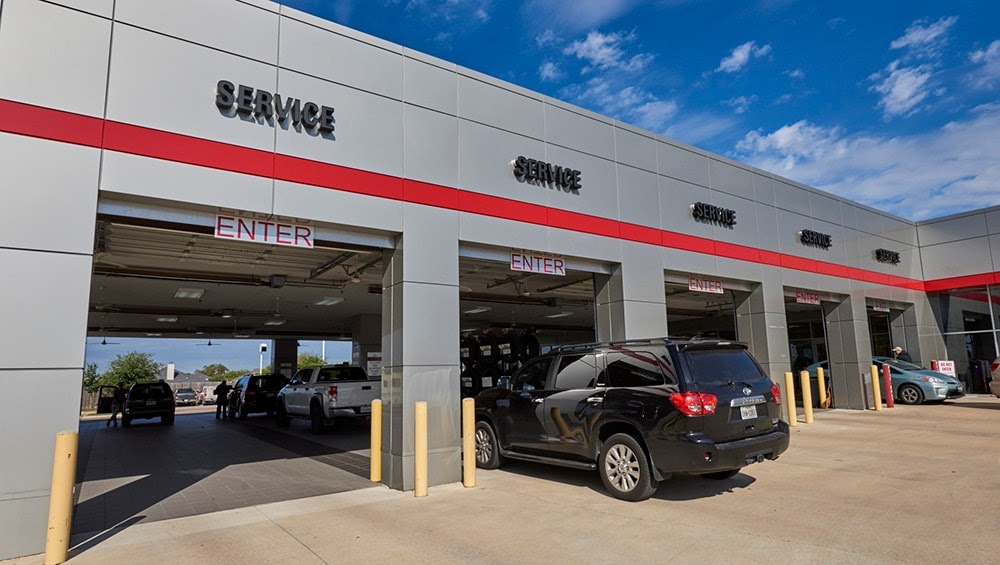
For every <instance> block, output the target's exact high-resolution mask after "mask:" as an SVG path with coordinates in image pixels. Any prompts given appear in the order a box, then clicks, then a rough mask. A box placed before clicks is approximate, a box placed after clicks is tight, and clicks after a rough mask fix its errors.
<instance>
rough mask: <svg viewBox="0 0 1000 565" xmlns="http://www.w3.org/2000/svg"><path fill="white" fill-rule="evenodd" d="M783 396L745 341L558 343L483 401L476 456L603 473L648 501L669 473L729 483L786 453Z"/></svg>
mask: <svg viewBox="0 0 1000 565" xmlns="http://www.w3.org/2000/svg"><path fill="white" fill-rule="evenodd" d="M780 404H781V393H780V392H779V390H778V387H777V386H776V385H775V384H774V383H773V382H771V380H770V379H769V378H768V377H767V375H766V374H765V373H764V371H763V370H762V369H761V367H760V365H759V364H758V363H757V361H756V360H754V358H753V356H751V355H750V352H749V351H747V347H746V345H744V344H741V343H736V342H729V341H721V340H716V339H711V340H710V339H688V338H662V339H648V340H630V341H623V342H612V343H593V344H584V345H575V346H563V347H559V348H556V349H554V350H552V351H550V352H548V353H546V354H544V355H541V356H539V357H535V358H534V359H532V360H530V361H528V362H527V363H526V364H525V365H524V366H523V367H521V369H519V370H518V371H517V372H516V373H515V374H514V375H513V377H511V378H510V379H502V382H501V383H500V386H498V387H495V388H491V389H487V390H485V391H483V392H481V393H480V394H479V395H478V396H477V397H476V437H475V439H476V463H477V465H478V466H479V467H482V468H484V469H495V468H497V467H499V466H500V465H501V464H502V463H503V461H504V459H505V458H510V459H523V460H527V461H536V462H541V463H548V464H554V465H562V466H566V467H574V468H580V469H591V470H597V471H598V472H599V473H600V475H601V480H602V482H603V483H604V486H605V487H606V488H607V489H608V491H610V493H611V494H612V495H613V496H615V497H617V498H620V499H623V500H631V501H637V500H645V499H647V498H649V497H650V496H652V495H653V493H654V492H655V491H656V487H657V485H658V483H659V482H660V481H662V480H665V479H667V478H669V477H670V475H671V474H672V473H684V474H695V475H702V476H705V477H707V478H710V479H726V478H729V477H732V476H734V475H736V474H737V473H738V472H739V471H740V469H741V468H743V467H745V466H747V465H750V464H751V463H757V462H759V461H764V460H767V459H776V458H777V457H778V456H779V455H780V454H781V453H783V452H784V451H785V450H786V449H788V439H789V433H788V424H787V423H785V422H784V421H782V420H781V419H780V412H781V410H780V406H779V405H780Z"/></svg>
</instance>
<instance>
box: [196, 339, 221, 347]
mask: <svg viewBox="0 0 1000 565" xmlns="http://www.w3.org/2000/svg"><path fill="white" fill-rule="evenodd" d="M195 345H204V346H205V347H212V346H213V345H215V346H218V345H222V344H221V343H212V340H211V339H209V340H208V343H196V344H195Z"/></svg>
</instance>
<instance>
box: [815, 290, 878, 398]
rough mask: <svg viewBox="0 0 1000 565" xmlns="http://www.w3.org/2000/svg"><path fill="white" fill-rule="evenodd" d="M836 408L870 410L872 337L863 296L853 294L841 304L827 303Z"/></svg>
mask: <svg viewBox="0 0 1000 565" xmlns="http://www.w3.org/2000/svg"><path fill="white" fill-rule="evenodd" d="M823 314H824V316H825V317H826V331H827V347H828V348H829V354H830V381H831V384H832V386H833V406H834V407H835V408H851V409H855V410H864V409H866V408H867V402H866V398H867V395H868V393H867V390H868V389H867V388H866V383H869V384H870V383H871V374H870V372H869V368H870V367H871V364H872V361H871V355H872V351H871V335H870V334H869V331H868V311H867V309H866V308H865V297H864V293H862V292H860V291H854V292H852V293H851V295H850V296H849V297H848V298H846V299H844V300H843V301H841V302H839V303H833V302H824V303H823Z"/></svg>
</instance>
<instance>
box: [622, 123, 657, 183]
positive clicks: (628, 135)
mask: <svg viewBox="0 0 1000 565" xmlns="http://www.w3.org/2000/svg"><path fill="white" fill-rule="evenodd" d="M656 146H657V143H656V139H654V138H652V137H649V136H648V135H643V134H642V133H641V132H637V131H632V130H631V129H626V127H624V126H623V125H619V126H618V127H616V128H615V155H616V157H617V159H618V162H619V163H625V164H626V165H631V166H633V167H637V168H640V169H644V170H647V171H651V172H654V173H655V172H656Z"/></svg>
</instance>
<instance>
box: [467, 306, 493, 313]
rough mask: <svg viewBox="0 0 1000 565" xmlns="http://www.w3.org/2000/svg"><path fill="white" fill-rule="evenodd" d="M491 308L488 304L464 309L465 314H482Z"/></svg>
mask: <svg viewBox="0 0 1000 565" xmlns="http://www.w3.org/2000/svg"><path fill="white" fill-rule="evenodd" d="M490 310H492V308H490V307H489V306H476V307H475V308H470V309H468V310H465V313H466V314H482V313H483V312H489V311H490Z"/></svg>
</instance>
